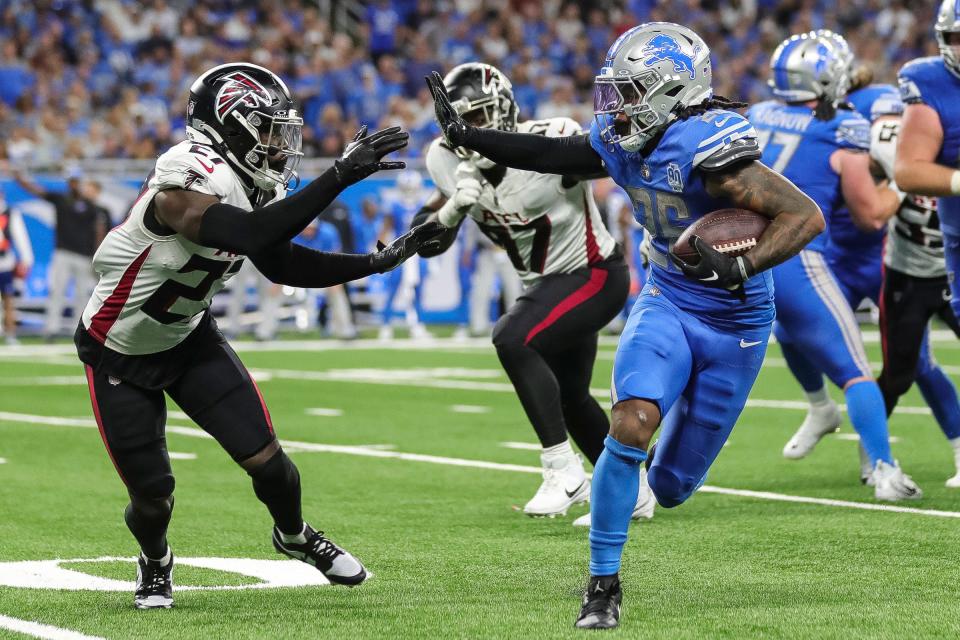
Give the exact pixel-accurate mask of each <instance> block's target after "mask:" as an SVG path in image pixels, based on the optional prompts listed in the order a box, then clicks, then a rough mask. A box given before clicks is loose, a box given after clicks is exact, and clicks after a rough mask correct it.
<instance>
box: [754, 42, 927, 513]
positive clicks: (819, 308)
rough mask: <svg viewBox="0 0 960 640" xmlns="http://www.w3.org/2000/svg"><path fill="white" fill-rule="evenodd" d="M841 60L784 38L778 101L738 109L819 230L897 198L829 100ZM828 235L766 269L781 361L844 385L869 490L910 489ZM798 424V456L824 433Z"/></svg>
mask: <svg viewBox="0 0 960 640" xmlns="http://www.w3.org/2000/svg"><path fill="white" fill-rule="evenodd" d="M846 65H847V61H846V59H845V58H844V56H843V55H842V54H841V52H840V51H839V50H838V49H837V47H836V46H834V44H833V43H831V41H830V39H828V38H826V37H823V36H818V35H816V34H813V33H810V34H802V35H798V36H793V37H791V38H789V39H787V40H785V41H784V42H783V43H782V44H781V45H780V46H779V47H778V48H777V50H776V51H775V52H774V54H773V58H772V60H771V70H772V74H771V75H772V79H771V86H772V87H773V91H774V94H776V95H777V96H778V97H779V98H780V100H776V101H769V102H764V103H760V104H758V105H755V106H753V107H751V109H750V110H749V112H748V113H747V115H748V117H749V118H750V121H751V122H752V123H753V124H754V126H755V127H757V131H758V133H759V135H760V139H761V141H762V143H763V147H764V150H763V162H764V164H766V165H768V166H770V167H772V168H773V169H774V170H775V171H780V172H782V173H783V174H784V175H785V176H786V177H787V178H789V179H790V180H792V181H793V182H794V183H795V184H796V185H797V186H798V187H800V188H801V189H802V190H803V191H804V193H806V194H807V195H809V196H810V197H811V198H813V199H814V200H815V201H816V202H817V204H819V205H820V208H821V210H822V211H823V213H824V217H825V218H826V219H827V228H828V229H829V228H830V226H831V225H832V224H833V223H834V219H835V218H836V217H837V216H839V215H841V213H840V209H841V207H842V206H843V205H844V203H845V204H846V206H847V208H848V209H849V215H850V216H852V217H853V218H854V219H855V220H856V222H857V223H858V224H859V225H860V226H871V225H872V226H875V227H878V226H879V225H880V224H883V223H885V222H886V220H887V219H889V217H890V216H892V215H893V214H894V213H895V211H896V209H897V207H898V206H899V202H900V198H899V195H898V194H897V193H895V192H894V191H893V190H891V189H889V188H887V187H886V186H885V185H880V186H877V185H875V184H874V182H873V178H872V176H871V175H870V157H869V156H868V155H867V154H866V153H865V152H866V150H867V149H868V148H869V140H870V125H869V123H868V122H867V121H866V119H864V118H863V117H862V116H861V115H860V114H858V113H856V112H855V111H850V110H847V109H844V108H838V106H837V103H838V101H839V98H840V97H842V96H844V95H845V94H846V86H847V84H846V80H847V74H846ZM827 237H828V234H823V235H821V236H820V237H818V238H816V239H815V240H814V241H813V242H811V243H810V244H808V245H807V246H806V247H805V248H804V250H803V251H801V252H800V254H799V255H798V256H796V257H794V258H792V259H790V260H788V261H787V262H784V263H783V264H782V265H780V266H778V267H777V268H776V269H774V270H773V277H774V282H775V283H776V286H777V288H778V289H780V290H781V291H784V292H788V293H786V294H784V295H780V296H778V297H777V326H776V329H775V333H776V336H777V341H778V342H779V343H780V345H781V349H782V351H783V354H784V357H785V358H786V359H787V362H788V363H794V364H793V366H792V367H791V368H792V369H798V367H797V365H796V361H797V360H803V361H804V362H806V361H807V360H808V361H809V362H811V363H813V365H814V366H815V367H816V368H817V370H819V371H823V372H825V373H826V374H827V377H828V378H830V380H831V381H832V382H833V383H834V384H836V385H837V386H838V387H840V388H841V389H843V392H844V395H845V396H846V400H847V410H848V412H849V415H850V422H851V423H852V424H853V427H854V429H856V431H857V433H858V434H859V435H860V441H861V443H862V445H863V448H864V450H865V451H866V453H867V457H868V459H869V466H870V468H871V471H872V474H871V477H872V479H873V484H874V485H875V486H874V492H875V493H874V495H875V496H876V498H877V499H879V500H903V499H907V498H919V497H920V496H921V495H922V494H921V492H920V490H919V488H918V487H917V486H916V484H915V483H914V482H913V480H912V479H911V478H910V477H909V476H907V475H906V474H904V473H903V471H902V470H901V469H900V467H899V465H898V464H897V463H896V461H895V460H894V459H893V455H892V453H891V451H890V441H889V434H888V431H887V418H886V411H885V410H884V401H883V394H882V393H881V392H880V388H879V386H878V385H877V382H876V380H874V378H873V373H872V372H871V370H870V364H869V362H868V361H867V356H866V352H865V351H864V348H863V341H862V338H861V336H860V329H859V327H858V326H857V322H856V318H855V317H854V314H853V309H852V308H851V307H850V305H849V303H848V302H847V300H846V299H845V297H844V295H843V292H842V291H841V289H840V287H839V285H838V284H837V280H836V278H835V277H834V275H833V273H832V271H831V270H830V267H829V266H828V264H827V262H826V260H825V258H824V251H825V249H826V244H827ZM816 382H819V376H817V379H816ZM801 383H802V384H804V383H806V381H804V380H801ZM818 387H819V389H811V388H806V389H805V391H806V392H807V394H808V397H809V398H810V400H811V402H812V403H814V402H817V401H821V400H822V398H826V393H825V391H824V390H823V387H822V384H821V385H818ZM818 395H821V396H822V398H820V397H818ZM804 426H805V427H807V428H803V427H802V428H801V429H800V431H798V432H797V434H795V435H794V437H793V438H792V439H791V440H790V442H788V443H787V447H786V449H785V451H784V453H785V455H787V456H788V457H792V458H801V457H803V456H805V455H806V454H807V453H809V452H810V451H811V450H812V449H813V447H814V445H815V444H816V443H817V441H818V440H819V439H820V438H821V437H822V436H823V435H824V433H825V431H818V430H813V429H810V428H809V425H808V423H805V424H804ZM835 427H836V425H832V426H830V429H829V430H833V429H834V428H835Z"/></svg>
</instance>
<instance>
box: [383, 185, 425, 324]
mask: <svg viewBox="0 0 960 640" xmlns="http://www.w3.org/2000/svg"><path fill="white" fill-rule="evenodd" d="M397 193H398V195H399V197H398V198H397V199H396V200H395V201H394V202H393V203H392V204H391V205H390V208H389V210H388V212H387V215H386V216H384V220H383V228H382V229H381V230H380V237H381V238H383V239H386V238H392V237H393V233H394V232H395V231H396V230H397V229H409V228H410V223H411V221H412V220H413V217H414V216H415V215H417V212H418V211H419V210H420V205H422V204H423V201H424V199H425V194H424V192H423V178H421V177H420V174H419V173H418V172H416V171H413V170H412V169H411V170H407V171H403V172H401V173H400V175H399V176H397ZM408 262H409V264H407V265H406V266H404V267H403V268H402V269H394V270H393V271H391V272H390V273H388V274H386V283H385V284H386V291H385V294H386V297H385V299H384V302H383V312H382V317H381V323H380V333H379V337H380V339H381V340H391V339H392V338H393V326H392V324H391V322H392V320H393V316H394V315H395V314H396V313H398V312H399V313H401V314H402V315H403V317H404V321H405V322H406V324H407V326H408V327H409V328H410V337H411V338H417V339H420V338H428V337H430V334H429V332H428V331H427V329H426V328H425V327H424V326H423V324H422V323H421V322H420V283H421V282H422V281H423V277H424V275H425V273H424V267H425V266H426V263H425V262H423V261H422V260H420V258H419V256H418V257H415V258H413V259H412V260H408ZM398 307H399V308H398Z"/></svg>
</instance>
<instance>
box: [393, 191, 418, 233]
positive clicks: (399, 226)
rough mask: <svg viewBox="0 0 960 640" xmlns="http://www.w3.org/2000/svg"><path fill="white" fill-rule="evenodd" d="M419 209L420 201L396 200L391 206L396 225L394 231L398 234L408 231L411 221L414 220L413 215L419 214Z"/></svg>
mask: <svg viewBox="0 0 960 640" xmlns="http://www.w3.org/2000/svg"><path fill="white" fill-rule="evenodd" d="M418 211H420V202H409V201H404V200H398V201H396V202H394V203H393V206H392V207H390V214H391V216H392V217H393V224H395V225H396V229H394V233H395V234H396V235H400V234H401V233H406V232H407V229H409V228H410V223H411V222H412V221H413V216H415V215H417V212H418Z"/></svg>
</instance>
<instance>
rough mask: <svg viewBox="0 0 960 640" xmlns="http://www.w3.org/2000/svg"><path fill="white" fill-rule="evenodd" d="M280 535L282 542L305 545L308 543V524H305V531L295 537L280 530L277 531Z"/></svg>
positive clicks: (302, 530)
mask: <svg viewBox="0 0 960 640" xmlns="http://www.w3.org/2000/svg"><path fill="white" fill-rule="evenodd" d="M277 531H278V532H279V533H280V540H281V541H283V542H286V543H287V544H304V543H306V541H307V523H306V522H304V523H303V529H301V530H300V533H296V534H294V535H292V536H291V535H287V534H286V533H284V532H283V531H280V529H277Z"/></svg>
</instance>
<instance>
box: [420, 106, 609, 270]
mask: <svg viewBox="0 0 960 640" xmlns="http://www.w3.org/2000/svg"><path fill="white" fill-rule="evenodd" d="M517 130H518V131H519V132H520V133H533V134H539V135H545V136H549V137H561V136H570V135H578V134H580V133H581V131H580V125H578V124H577V123H576V122H574V121H573V120H571V119H570V118H550V119H547V120H528V121H526V122H521V123H519V124H518V125H517ZM426 160H427V171H429V173H430V177H431V178H432V179H433V182H434V184H436V185H437V188H438V189H439V190H440V192H441V193H442V194H443V195H444V196H446V197H448V198H449V197H451V196H452V195H453V193H454V191H455V190H456V184H457V176H456V173H457V166H458V165H459V164H460V162H461V160H460V159H459V158H458V157H457V156H456V154H454V152H453V150H451V149H450V148H449V147H448V146H447V145H446V143H445V142H444V141H443V139H442V138H438V139H436V140H434V141H433V143H432V144H431V145H430V148H429V150H428V151H427V159H426ZM480 184H481V187H482V191H481V194H480V200H479V206H477V207H473V209H472V210H471V212H470V217H472V218H473V219H474V221H475V222H476V223H477V225H479V228H480V230H481V231H483V233H484V234H485V235H486V236H487V237H489V238H490V239H491V240H493V242H494V243H496V244H497V245H498V246H500V247H503V249H504V250H506V252H507V255H508V256H509V257H510V261H511V262H512V263H513V266H514V268H515V269H516V270H517V274H518V275H519V276H520V278H521V279H522V280H523V282H524V284H526V285H528V286H529V285H531V284H533V283H535V282H536V281H537V280H539V279H540V278H542V277H543V276H545V275H549V274H551V273H570V272H571V271H575V270H577V269H580V268H582V267H586V266H588V265H591V264H596V263H598V262H601V261H603V260H604V259H606V258H608V257H610V254H612V253H613V251H614V248H615V246H616V242H615V241H614V239H613V237H612V236H611V235H610V233H609V232H608V231H607V229H606V227H605V226H604V225H603V220H602V219H601V217H600V212H599V211H598V210H597V204H596V202H595V201H594V199H593V192H592V190H591V189H590V183H589V182H585V181H584V182H577V183H576V184H574V185H573V186H571V187H569V188H565V187H564V186H563V177H562V176H559V175H553V174H544V173H535V172H533V171H521V170H520V169H507V170H506V173H505V174H504V176H503V179H502V180H501V181H500V182H499V183H498V184H496V185H494V184H491V182H490V181H489V180H488V179H487V178H485V177H482V176H481V177H480Z"/></svg>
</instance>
